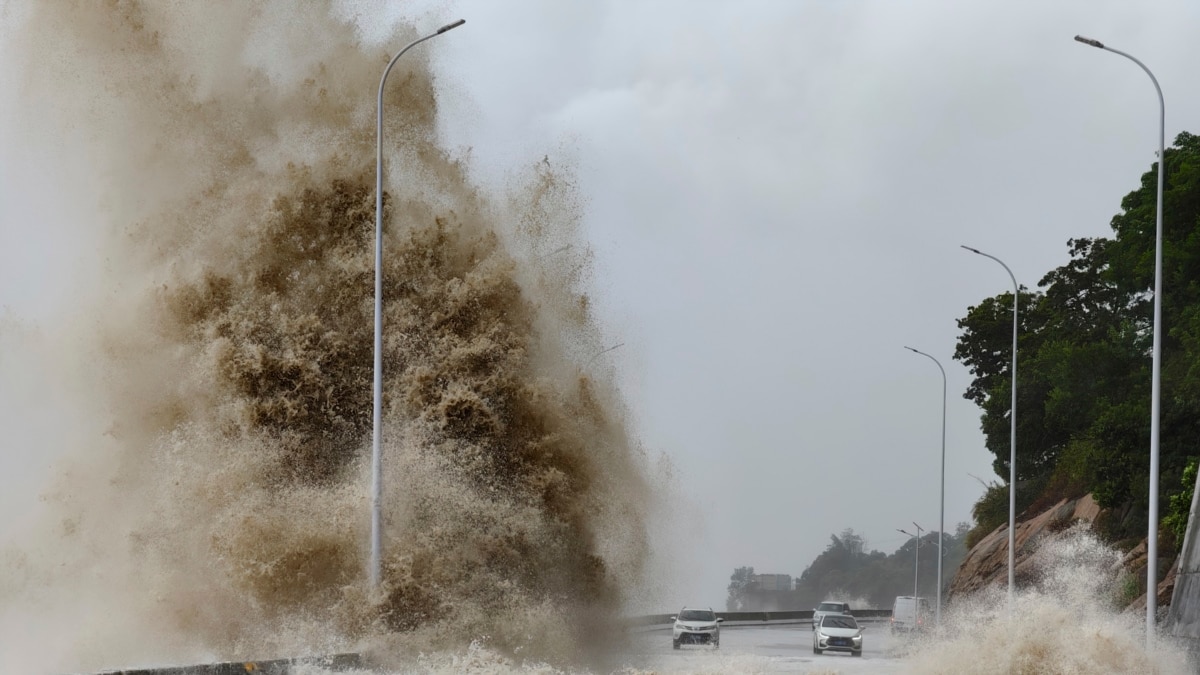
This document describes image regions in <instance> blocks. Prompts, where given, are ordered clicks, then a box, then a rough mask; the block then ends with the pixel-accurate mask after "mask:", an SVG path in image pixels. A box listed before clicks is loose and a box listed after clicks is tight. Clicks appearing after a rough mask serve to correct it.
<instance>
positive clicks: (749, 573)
mask: <svg viewBox="0 0 1200 675" xmlns="http://www.w3.org/2000/svg"><path fill="white" fill-rule="evenodd" d="M756 585H757V584H755V583H754V568H753V567H738V568H737V569H735V570H733V574H732V575H730V577H729V596H728V597H727V598H726V599H725V609H726V611H730V612H744V611H747V609H748V608H749V605H750V600H751V594H752V592H753V591H754V588H755V586H756Z"/></svg>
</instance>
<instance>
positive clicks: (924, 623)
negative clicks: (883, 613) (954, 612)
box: [892, 595, 930, 633]
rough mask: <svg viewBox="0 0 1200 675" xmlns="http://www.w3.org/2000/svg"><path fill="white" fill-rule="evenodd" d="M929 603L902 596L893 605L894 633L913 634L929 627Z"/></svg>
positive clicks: (921, 599)
mask: <svg viewBox="0 0 1200 675" xmlns="http://www.w3.org/2000/svg"><path fill="white" fill-rule="evenodd" d="M929 615H930V610H929V601H928V600H926V599H925V598H918V597H914V596H911V595H901V596H899V597H897V598H896V602H895V604H893V605H892V632H893V633H900V632H904V633H911V632H914V631H921V630H925V629H926V628H928V627H929Z"/></svg>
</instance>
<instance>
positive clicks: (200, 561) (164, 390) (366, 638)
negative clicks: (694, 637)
mask: <svg viewBox="0 0 1200 675" xmlns="http://www.w3.org/2000/svg"><path fill="white" fill-rule="evenodd" d="M7 11H9V12H10V13H11V14H10V18H12V19H13V20H17V19H19V20H20V22H21V26H20V30H13V31H10V35H8V36H6V37H7V38H8V40H7V42H8V45H7V47H8V51H9V54H7V55H6V56H10V57H11V58H12V60H11V61H10V63H14V64H17V65H16V66H15V67H19V68H20V69H21V71H20V72H21V80H22V90H21V93H20V95H22V96H30V97H39V100H45V101H49V102H50V103H51V105H50V106H49V107H48V108H47V110H49V111H51V112H48V113H44V112H39V113H37V115H38V116H37V117H36V118H35V116H34V114H32V113H26V116H25V117H24V118H23V119H22V120H21V121H22V123H23V124H27V125H28V126H29V128H30V129H32V130H35V131H33V132H32V133H31V135H30V141H29V142H30V143H31V144H36V143H39V142H46V143H47V147H54V144H53V143H51V142H50V139H52V138H53V137H55V136H56V135H59V134H63V135H66V136H69V137H70V138H71V139H72V141H73V142H77V143H78V144H79V145H78V147H77V148H73V150H72V152H71V153H70V154H69V156H68V157H67V158H68V159H70V160H71V161H75V162H82V163H83V165H84V166H85V167H86V171H87V173H88V175H90V176H91V180H93V181H94V183H93V184H92V185H91V186H90V187H88V186H83V187H81V189H80V191H79V196H80V198H86V197H88V196H89V195H92V194H95V195H96V197H97V199H96V203H95V204H92V205H90V206H89V207H88V213H89V214H90V218H89V219H88V220H87V221H86V222H81V223H66V224H63V226H64V227H66V228H67V234H68V235H69V232H70V227H78V228H82V229H86V230H87V231H89V232H92V233H95V232H100V233H101V234H100V235H96V237H95V238H96V239H97V240H98V241H99V242H100V244H99V245H100V246H101V247H102V250H101V251H99V253H100V255H102V256H103V257H104V259H105V260H106V265H105V271H104V276H103V278H102V279H99V280H92V281H91V282H89V283H90V284H91V285H90V287H89V288H88V289H87V290H86V291H82V290H81V293H80V295H79V297H78V298H77V300H78V305H77V306H73V307H71V308H70V311H71V313H72V315H73V318H72V319H71V320H70V327H71V329H72V330H73V331H74V332H73V333H72V338H71V343H72V344H71V347H72V348H73V349H75V350H77V352H78V353H84V354H86V355H87V357H86V358H85V359H80V360H81V361H83V363H82V364H80V369H79V370H78V371H75V372H71V373H68V374H67V376H68V377H70V378H73V379H72V381H73V382H74V383H75V384H74V385H73V386H74V390H73V392H72V394H71V396H70V397H69V399H70V400H68V401H63V402H61V403H64V404H66V405H67V407H66V408H65V409H64V410H63V415H62V423H63V424H66V425H78V426H79V427H80V428H87V429H94V430H96V431H97V432H99V431H102V432H103V434H102V435H101V434H100V433H96V434H95V435H94V436H87V437H86V440H84V441H81V442H79V444H78V446H77V447H72V448H68V453H67V454H68V457H69V459H68V460H67V461H66V462H65V464H64V465H63V466H64V467H65V468H64V469H63V470H62V471H61V472H60V475H59V476H58V478H57V480H56V481H55V484H54V486H53V487H52V488H51V489H49V490H48V491H47V492H46V496H45V500H46V502H47V516H46V518H47V520H48V521H49V522H52V523H53V524H54V525H53V532H52V533H48V531H47V528H44V527H42V528H38V529H37V530H36V531H37V532H39V534H38V535H36V536H34V537H32V539H31V540H30V541H27V542H25V543H23V544H22V545H21V546H10V547H8V548H7V549H6V553H5V557H4V559H3V564H4V566H5V577H6V582H5V583H4V584H3V585H2V586H0V604H3V605H4V606H5V609H4V611H3V626H4V628H5V629H10V628H11V629H12V631H13V632H10V633H6V634H8V635H27V636H29V637H30V640H29V641H27V643H26V644H27V646H25V647H23V646H21V645H18V646H17V648H15V649H11V650H10V649H8V648H7V647H6V649H5V650H3V651H5V652H6V653H5V655H4V656H3V657H0V663H3V664H4V665H5V666H7V667H5V668H4V670H6V671H8V672H18V671H20V672H33V671H34V670H40V669H42V668H49V669H96V668H101V667H115V666H126V665H131V664H137V663H147V662H149V663H154V662H164V661H166V662H180V661H188V660H197V659H207V658H222V659H224V658H230V659H231V658H262V657H269V656H275V655H279V654H286V653H294V652H310V651H316V650H337V649H346V648H366V649H368V650H374V651H376V652H377V653H378V657H379V658H380V659H384V660H386V659H387V658H388V654H393V653H398V652H405V651H407V650H410V649H414V650H419V651H426V652H428V651H430V650H438V649H443V648H446V649H452V648H462V647H463V646H464V645H466V644H468V643H469V642H470V641H471V640H480V639H482V640H486V644H487V645H488V646H489V649H494V650H496V653H497V654H500V655H503V658H515V659H518V660H521V659H533V660H545V661H547V662H569V661H570V660H572V659H574V658H576V655H577V654H578V653H579V650H580V649H581V646H582V645H583V644H584V643H585V642H586V643H587V644H594V643H595V642H596V637H597V636H602V635H603V630H604V629H603V626H605V625H609V624H611V623H613V622H610V621H608V620H607V618H608V617H609V616H610V615H611V614H612V613H614V612H616V611H617V610H618V609H619V607H620V606H621V603H622V602H623V601H624V600H625V599H626V598H625V590H626V589H628V588H630V587H631V584H633V583H634V582H635V581H636V580H637V579H638V577H639V575H640V573H641V571H642V567H643V563H644V560H645V558H646V556H647V551H648V545H647V541H646V534H645V528H644V519H645V516H646V510H647V504H648V503H649V501H648V500H649V490H648V489H647V485H648V478H647V472H646V463H645V462H644V458H643V456H642V452H641V450H640V448H639V447H638V446H637V444H636V442H635V441H634V440H633V439H632V437H631V435H630V433H629V432H628V430H627V428H626V422H625V419H624V411H623V409H622V406H621V404H620V402H619V399H618V398H617V396H616V394H615V392H614V388H613V386H612V383H611V382H610V381H609V379H608V378H607V377H606V376H605V375H604V373H602V372H594V371H591V370H589V368H588V366H589V363H588V357H589V356H590V355H591V354H594V353H596V352H599V351H601V350H602V349H604V346H605V345H604V341H603V338H602V336H601V335H600V333H599V331H598V330H597V328H596V326H595V324H594V322H593V319H592V317H591V314H590V307H589V302H588V298H587V296H586V294H584V292H583V282H584V279H583V276H582V274H583V272H581V270H586V263H587V256H586V253H581V251H583V250H584V248H585V247H582V246H578V245H576V246H572V247H569V248H568V247H567V246H566V244H569V243H571V242H573V241H575V239H576V233H575V227H576V224H577V219H578V216H579V214H578V212H577V198H576V196H575V194H574V192H573V188H572V187H571V181H570V173H569V170H565V169H558V168H551V167H550V166H549V165H548V164H541V163H539V164H538V165H537V166H536V168H532V169H530V170H528V171H527V172H526V173H525V174H523V177H522V178H521V179H520V180H519V181H518V183H519V185H520V186H521V187H520V188H518V189H517V190H516V191H515V192H514V193H513V194H506V195H489V194H484V193H482V192H481V190H480V189H479V188H478V187H477V186H476V185H474V184H473V183H472V181H471V180H470V179H469V176H468V169H469V167H468V166H467V165H466V164H465V161H464V160H462V159H461V158H457V157H455V156H453V155H452V154H451V153H450V152H448V151H447V150H445V149H444V148H442V147H440V146H439V144H438V139H437V128H436V122H437V97H436V94H435V86H434V82H433V79H432V76H431V71H430V69H429V66H428V64H427V62H426V60H425V59H426V57H425V56H424V55H423V54H421V53H417V52H414V53H413V54H412V55H411V56H406V57H405V60H402V62H400V63H399V64H398V65H397V68H396V70H395V71H393V73H392V76H391V78H390V79H389V87H388V93H387V96H386V105H387V117H386V127H387V128H386V131H385V139H386V140H387V144H388V145H389V146H390V147H391V148H392V149H391V150H389V151H388V157H387V162H388V170H387V184H386V186H385V191H386V213H387V216H386V218H387V220H386V222H387V223H388V227H387V234H386V235H385V265H384V267H385V269H384V278H385V285H384V298H385V317H384V325H385V330H386V332H385V335H384V354H383V361H384V372H385V376H384V377H385V380H384V387H385V392H384V418H385V420H386V424H385V429H384V472H385V474H384V476H385V477H384V480H385V487H384V504H385V509H386V512H385V518H384V522H385V529H384V532H385V541H384V561H383V565H384V570H383V572H384V574H383V576H384V589H383V592H382V593H381V594H380V596H379V597H373V596H372V595H371V594H369V593H368V592H367V589H366V587H365V581H364V577H365V572H364V570H365V568H366V559H365V555H366V547H367V535H368V519H369V516H368V509H367V491H366V485H367V474H368V470H369V467H368V464H369V462H368V461H367V458H368V455H369V452H370V435H371V414H370V411H371V380H372V331H373V324H372V312H373V306H372V297H373V283H374V281H373V279H374V276H373V264H374V260H373V246H374V103H375V98H374V92H375V88H376V86H377V83H378V77H379V74H380V73H381V72H382V67H383V66H384V65H385V64H386V63H387V61H388V59H389V58H390V56H391V54H390V53H389V52H388V49H389V47H390V48H394V47H395V44H394V43H403V42H405V41H406V40H408V39H412V38H413V37H415V34H414V33H413V31H412V30H411V29H409V28H407V27H402V28H400V29H398V30H397V32H396V35H393V36H392V40H390V41H389V44H388V45H370V44H366V43H365V42H364V40H363V39H362V37H361V36H360V33H359V32H358V31H357V30H356V28H355V26H354V25H353V23H352V22H351V21H350V20H348V19H345V18H342V17H341V15H340V14H339V8H338V7H335V6H334V5H332V4H331V3H328V2H317V1H314V2H305V3H300V4H296V3H291V2H265V3H254V4H248V3H237V2H230V3H216V2H211V3H210V2H205V3H160V2H138V1H129V0H112V1H109V2H77V3H72V2H55V3H40V2H39V3H30V4H28V5H21V6H20V7H15V6H14V7H9V8H7ZM59 149H60V150H61V151H62V152H64V153H65V149H63V148H61V147H60V148H59ZM46 161H47V162H57V161H64V157H62V156H55V155H54V153H52V152H51V153H48V156H47V157H46ZM585 635H586V636H587V637H588V638H589V639H588V640H587V641H582V640H581V639H580V638H582V637H583V636H585ZM600 642H603V640H601V641H600ZM47 652H49V653H53V654H55V655H56V656H54V657H53V658H49V659H48V658H47ZM410 653H415V651H413V652H410ZM34 664H36V666H35V665H34ZM31 668H32V669H33V670H30V669H31Z"/></svg>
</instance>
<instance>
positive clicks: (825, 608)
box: [817, 602, 845, 612]
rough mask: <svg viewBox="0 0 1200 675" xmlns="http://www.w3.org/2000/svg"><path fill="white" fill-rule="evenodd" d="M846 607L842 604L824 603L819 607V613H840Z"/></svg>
mask: <svg viewBox="0 0 1200 675" xmlns="http://www.w3.org/2000/svg"><path fill="white" fill-rule="evenodd" d="M843 607H845V603H841V602H822V603H821V604H820V605H817V611H818V612H840V611H842V608H843Z"/></svg>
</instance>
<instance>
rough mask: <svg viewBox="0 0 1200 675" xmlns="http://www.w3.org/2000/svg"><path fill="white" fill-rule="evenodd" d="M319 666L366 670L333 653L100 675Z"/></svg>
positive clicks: (354, 657) (277, 672)
mask: <svg viewBox="0 0 1200 675" xmlns="http://www.w3.org/2000/svg"><path fill="white" fill-rule="evenodd" d="M301 665H303V666H320V667H322V668H326V669H328V670H333V671H341V670H351V669H356V668H363V667H364V664H363V660H362V658H361V657H360V656H359V655H358V654H332V655H329V656H313V657H306V658H298V659H274V660H271V661H229V662H226V663H210V664H204V665H198V666H166V667H157V668H131V669H127V670H106V671H104V672H102V673H98V675H247V673H249V674H251V675H288V674H289V673H291V672H292V667H293V666H301Z"/></svg>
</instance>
